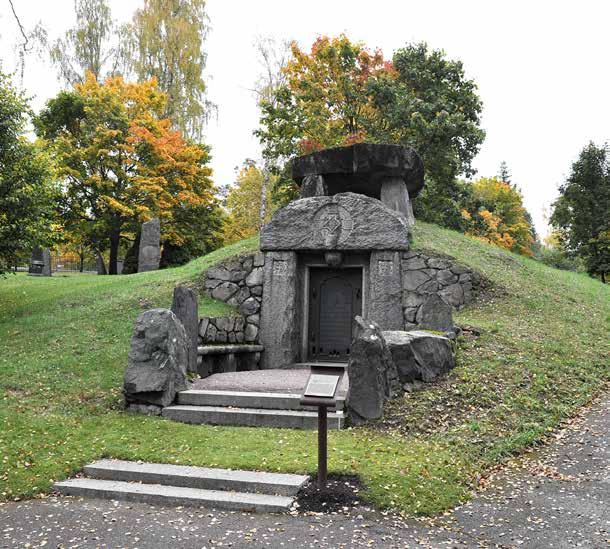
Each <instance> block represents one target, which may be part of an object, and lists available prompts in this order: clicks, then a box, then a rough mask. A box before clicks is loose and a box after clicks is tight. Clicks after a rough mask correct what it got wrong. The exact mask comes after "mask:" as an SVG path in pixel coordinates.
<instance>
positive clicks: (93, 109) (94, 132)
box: [36, 73, 217, 274]
mask: <svg viewBox="0 0 610 549" xmlns="http://www.w3.org/2000/svg"><path fill="white" fill-rule="evenodd" d="M165 102H166V95H165V94H164V93H162V92H160V91H159V90H158V89H157V85H156V82H155V80H154V79H153V80H150V81H147V82H142V83H127V82H125V81H124V80H123V79H122V78H121V77H109V78H107V79H106V81H105V82H103V83H100V82H98V81H97V80H96V79H95V77H94V76H93V75H92V74H91V73H89V74H88V75H87V77H86V79H85V81H84V82H83V83H82V84H76V85H75V87H74V90H73V91H70V92H66V91H64V92H60V93H59V94H58V95H57V97H55V98H54V99H51V100H50V101H49V102H48V103H47V105H46V108H45V109H44V110H43V111H42V113H41V114H40V116H39V117H38V120H37V123H36V126H37V131H38V133H39V135H40V136H41V137H43V138H44V139H45V140H46V141H47V146H48V147H49V149H51V150H52V152H53V153H54V155H55V158H56V160H57V164H58V175H59V177H60V178H61V180H62V181H63V193H62V197H61V201H60V205H59V207H60V210H61V214H62V218H63V219H64V221H65V226H66V229H67V230H68V231H70V230H78V228H79V227H86V230H87V235H86V237H87V239H88V240H90V241H91V242H93V243H94V244H95V245H96V248H97V249H98V250H99V249H106V248H109V249H110V261H109V272H110V274H116V272H117V259H118V251H119V245H120V243H121V240H122V239H123V238H125V237H126V236H127V235H128V234H135V233H136V232H137V230H138V227H139V224H140V223H141V222H143V221H146V220H149V219H151V218H153V217H159V218H160V219H161V224H162V239H163V240H164V241H165V242H168V243H170V244H175V245H180V244H183V243H184V242H185V240H186V239H187V238H188V237H189V234H188V231H189V230H190V227H189V224H188V223H186V220H187V219H185V218H188V219H190V220H191V221H192V220H193V219H196V220H201V219H203V220H204V221H205V220H206V219H210V220H212V218H213V217H214V212H215V209H216V199H215V198H214V186H213V184H212V180H211V178H210V176H211V170H210V168H209V167H208V166H207V162H208V160H209V156H208V151H207V149H206V148H205V147H204V146H200V145H195V144H192V143H189V142H187V141H186V140H185V139H184V138H183V136H182V134H181V133H180V132H179V131H175V130H172V128H171V122H170V121H169V120H168V119H165V118H162V113H163V112H164V108H165ZM216 217H217V216H216ZM83 222H84V223H83Z"/></svg>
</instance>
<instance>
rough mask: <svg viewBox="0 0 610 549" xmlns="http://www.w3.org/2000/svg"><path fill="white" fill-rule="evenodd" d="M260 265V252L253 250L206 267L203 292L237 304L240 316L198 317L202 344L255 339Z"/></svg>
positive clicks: (258, 315)
mask: <svg viewBox="0 0 610 549" xmlns="http://www.w3.org/2000/svg"><path fill="white" fill-rule="evenodd" d="M264 265H265V257H264V255H263V254H262V253H256V254H250V255H245V256H240V257H235V258H231V259H230V260H228V261H225V262H223V263H220V264H219V265H216V266H214V267H212V268H210V269H208V270H207V271H206V273H205V292H206V294H207V295H209V296H211V297H213V298H214V299H218V300H219V301H223V302H225V303H227V304H229V305H233V306H234V307H237V309H238V310H239V312H240V314H241V315H242V316H241V317H239V316H238V317H233V316H228V317H217V318H209V317H204V318H202V319H201V321H200V324H199V337H200V341H201V343H202V344H210V343H244V342H246V343H254V342H257V341H258V340H259V326H260V309H261V302H262V297H263V267H264Z"/></svg>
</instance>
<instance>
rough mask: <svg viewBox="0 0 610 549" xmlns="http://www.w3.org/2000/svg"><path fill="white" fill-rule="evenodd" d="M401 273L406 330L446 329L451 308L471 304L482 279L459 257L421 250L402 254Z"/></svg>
mask: <svg viewBox="0 0 610 549" xmlns="http://www.w3.org/2000/svg"><path fill="white" fill-rule="evenodd" d="M401 273H402V290H403V291H402V297H403V303H402V305H403V313H404V319H405V329H406V330H412V329H414V328H426V329H433V330H434V329H436V330H439V331H446V330H447V329H448V328H447V322H451V320H450V318H451V316H450V315H451V310H452V309H460V308H461V307H463V306H464V305H466V304H468V303H470V302H471V301H472V299H473V295H474V293H475V291H476V289H477V287H478V284H479V282H480V278H479V276H478V275H477V273H475V272H474V271H472V270H471V269H469V268H468V267H465V266H463V265H460V264H459V263H457V262H456V261H455V260H453V259H451V258H448V257H440V256H434V255H430V254H429V253H426V252H421V251H409V252H403V253H402V257H401ZM447 319H449V320H447Z"/></svg>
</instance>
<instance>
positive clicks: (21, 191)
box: [0, 73, 55, 274]
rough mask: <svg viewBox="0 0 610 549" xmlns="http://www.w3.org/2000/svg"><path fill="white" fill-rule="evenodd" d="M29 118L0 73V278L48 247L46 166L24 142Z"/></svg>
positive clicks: (43, 156)
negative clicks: (40, 248) (35, 249)
mask: <svg viewBox="0 0 610 549" xmlns="http://www.w3.org/2000/svg"><path fill="white" fill-rule="evenodd" d="M30 114H31V113H30V110H29V107H28V103H27V100H26V98H25V97H24V95H23V93H21V92H20V91H18V90H17V89H16V88H15V87H14V86H13V85H12V83H11V81H10V79H9V77H8V76H7V75H5V74H2V73H0V274H2V273H4V272H6V271H7V270H8V269H9V268H10V267H11V266H13V265H15V264H16V263H17V262H18V261H21V260H23V259H24V258H25V257H27V255H28V254H29V252H30V251H31V249H32V248H33V247H34V246H48V245H50V244H52V242H53V226H52V223H53V221H54V210H53V199H54V195H55V189H54V187H53V185H52V169H51V163H50V159H49V158H48V156H47V155H46V153H45V152H44V151H43V150H42V149H41V148H40V147H38V146H37V145H36V144H34V143H31V142H30V141H28V139H27V138H26V136H25V132H26V125H27V122H28V119H29V116H30Z"/></svg>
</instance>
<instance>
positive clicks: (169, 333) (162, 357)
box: [123, 309, 188, 413]
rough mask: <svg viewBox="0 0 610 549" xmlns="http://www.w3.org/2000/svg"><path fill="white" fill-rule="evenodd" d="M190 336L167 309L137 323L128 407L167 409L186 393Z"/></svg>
mask: <svg viewBox="0 0 610 549" xmlns="http://www.w3.org/2000/svg"><path fill="white" fill-rule="evenodd" d="M187 361H188V346H187V336H186V331H185V330H184V326H182V323H181V322H180V320H178V317H177V316H176V315H175V314H174V313H172V312H171V311H170V310H168V309H149V310H148V311H144V312H143V313H142V314H141V315H140V316H139V317H138V318H137V320H136V325H135V328H134V332H133V337H132V338H131V349H130V350H129V363H128V366H127V371H126V372H125V382H124V384H123V393H124V395H125V402H126V404H127V407H131V406H132V405H135V406H136V407H135V410H137V411H143V408H142V407H141V406H140V405H148V407H147V413H150V412H151V411H150V409H149V407H150V406H151V405H152V406H158V407H164V406H168V405H169V404H171V403H172V402H173V401H174V398H175V397H176V393H177V392H178V391H183V390H185V389H186V367H187Z"/></svg>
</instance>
